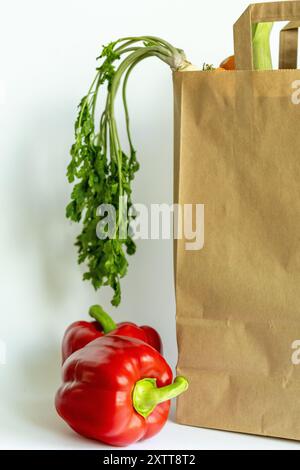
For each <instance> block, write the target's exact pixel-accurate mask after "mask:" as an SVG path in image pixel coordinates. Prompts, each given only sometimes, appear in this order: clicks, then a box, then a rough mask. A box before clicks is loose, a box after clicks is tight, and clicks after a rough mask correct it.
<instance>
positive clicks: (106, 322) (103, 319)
mask: <svg viewBox="0 0 300 470" xmlns="http://www.w3.org/2000/svg"><path fill="white" fill-rule="evenodd" d="M89 315H90V316H91V317H92V318H94V319H95V320H96V321H97V322H98V323H100V325H101V326H102V329H103V333H104V334H105V335H106V334H107V333H110V332H111V331H113V330H115V329H116V328H117V325H116V323H115V322H114V321H113V319H112V318H111V317H110V316H109V315H108V313H106V312H105V311H104V310H103V308H102V307H100V305H93V307H91V308H90V310H89Z"/></svg>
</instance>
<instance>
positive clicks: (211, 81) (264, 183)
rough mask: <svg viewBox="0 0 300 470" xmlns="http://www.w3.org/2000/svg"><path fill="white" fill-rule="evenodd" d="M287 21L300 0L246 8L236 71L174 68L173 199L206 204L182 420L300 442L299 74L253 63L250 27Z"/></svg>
mask: <svg viewBox="0 0 300 470" xmlns="http://www.w3.org/2000/svg"><path fill="white" fill-rule="evenodd" d="M279 20H286V21H292V22H298V23H299V21H300V2H299V1H293V2H290V1H287V2H277V3H266V4H256V5H251V6H250V7H249V8H248V9H247V10H246V12H245V13H244V14H243V15H242V17H241V18H240V20H239V21H238V22H237V23H236V25H235V28H234V32H235V34H234V37H235V54H236V65H237V69H238V70H237V71H234V72H217V71H215V72H177V73H175V74H174V95H175V201H176V202H178V203H180V204H199V203H200V204H204V205H205V244H204V248H203V249H202V250H201V251H186V249H185V241H184V240H179V241H177V242H176V246H175V271H176V273H175V274H176V297H177V331H178V346H179V362H178V373H179V374H182V375H185V376H187V377H188V378H189V380H190V389H189V391H188V392H187V393H186V394H184V395H182V397H180V399H179V401H178V407H177V420H178V422H179V423H182V424H187V425H193V426H201V427H207V428H215V429H225V430H230V431H237V432H244V433H250V434H261V435H268V436H278V437H282V438H289V439H296V440H300V365H299V362H300V360H299V358H300V354H299V350H298V351H297V348H298V349H299V345H300V342H299V340H300V104H299V103H300V93H299V86H300V82H297V81H298V80H300V71H299V70H275V71H253V58H252V48H251V24H252V23H258V22H263V21H279ZM299 24H300V23H299ZM292 26H293V25H292ZM295 28H296V25H295V24H294V27H291V28H290V29H286V31H285V32H283V33H282V41H281V52H280V63H281V66H282V67H283V66H284V65H286V64H287V63H288V64H290V65H291V64H292V65H293V66H294V67H296V59H295V58H296V54H295V51H296V49H297V35H296V34H295V32H294V33H292V37H291V36H290V37H289V38H287V37H285V36H284V34H288V32H289V31H295ZM295 37H296V39H295ZM285 48H289V50H286V49H285ZM297 89H298V92H297ZM293 348H294V349H293Z"/></svg>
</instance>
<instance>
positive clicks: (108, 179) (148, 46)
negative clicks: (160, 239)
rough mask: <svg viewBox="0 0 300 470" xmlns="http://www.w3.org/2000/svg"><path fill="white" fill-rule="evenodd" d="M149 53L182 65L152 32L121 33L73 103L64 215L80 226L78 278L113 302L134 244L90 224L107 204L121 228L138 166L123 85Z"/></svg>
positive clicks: (176, 54)
mask: <svg viewBox="0 0 300 470" xmlns="http://www.w3.org/2000/svg"><path fill="white" fill-rule="evenodd" d="M153 56H155V57H158V58H159V59H161V60H163V61H164V62H165V63H167V64H168V65H169V66H170V67H171V68H172V69H173V70H178V69H183V68H185V67H186V66H187V65H188V62H187V61H186V59H185V55H184V53H183V51H182V50H180V49H176V48H174V47H173V46H172V45H171V44H169V43H168V42H166V41H164V40H162V39H159V38H156V37H151V36H145V37H130V38H123V39H119V40H118V41H115V42H112V43H110V44H109V45H108V46H106V47H103V50H102V52H101V55H100V57H99V58H98V60H99V61H100V64H99V66H98V68H97V73H96V76H95V78H94V80H93V83H92V85H91V87H90V89H89V91H88V93H87V95H86V96H84V97H83V98H82V100H81V102H80V104H79V112H78V117H77V119H76V122H75V143H74V144H73V146H72V148H71V157H72V159H71V162H70V164H69V166H68V171H67V176H68V180H69V182H70V183H75V184H74V187H73V191H72V194H71V202H70V203H69V204H68V206H67V209H66V215H67V218H69V219H70V220H72V221H74V222H82V231H81V233H80V234H79V235H78V237H77V240H76V243H75V245H76V246H77V248H78V262H79V263H80V264H81V263H86V265H87V271H86V273H85V274H84V279H85V280H89V281H91V282H92V285H93V286H94V288H95V289H96V290H97V289H99V288H100V287H102V286H110V287H111V288H112V289H113V291H114V295H113V299H112V304H113V305H114V306H117V305H119V304H120V301H121V287H120V279H121V278H122V277H124V276H125V274H126V272H127V268H128V260H127V256H126V255H133V254H134V253H135V251H136V245H135V243H134V241H133V239H132V237H131V236H130V235H129V234H128V235H127V234H126V236H125V235H124V230H122V234H123V235H122V237H123V238H120V233H119V232H120V231H119V230H116V233H115V236H114V238H112V239H110V238H106V239H100V238H98V236H97V233H96V229H97V226H98V224H99V222H100V221H101V220H102V217H101V215H99V213H98V210H97V209H98V207H99V206H100V205H101V204H111V205H113V206H114V208H115V210H116V219H117V223H118V227H117V228H118V229H119V228H120V227H122V226H123V229H124V225H126V223H127V222H126V220H128V218H127V217H126V218H125V217H124V211H123V210H122V208H121V207H120V200H121V198H123V200H124V198H126V200H127V211H129V210H130V208H131V206H132V200H131V193H132V188H131V184H132V181H133V179H134V176H135V173H136V172H137V170H138V169H139V164H138V162H137V158H136V151H135V148H134V145H133V142H132V138H131V133H130V121H129V112H128V106H127V98H126V87H127V83H128V78H129V76H130V73H131V72H132V70H133V69H134V67H136V65H137V64H138V63H139V62H141V61H142V60H144V59H146V58H147V57H153ZM120 86H122V98H123V105H124V112H125V120H126V129H127V139H128V145H127V147H128V148H129V151H126V152H125V151H124V150H123V148H122V146H121V142H120V139H119V135H118V127H117V123H116V119H115V98H116V95H117V92H118V90H119V88H120ZM103 87H105V88H106V102H105V106H104V109H103V110H102V112H101V117H100V121H99V122H95V121H96V119H95V116H96V109H97V99H98V95H99V91H100V89H102V88H103ZM125 233H127V230H125ZM101 238H102V237H101Z"/></svg>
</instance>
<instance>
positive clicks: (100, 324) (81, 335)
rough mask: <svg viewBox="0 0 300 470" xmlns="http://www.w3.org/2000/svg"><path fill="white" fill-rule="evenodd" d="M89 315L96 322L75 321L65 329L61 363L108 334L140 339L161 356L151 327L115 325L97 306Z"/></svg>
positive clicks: (158, 343) (130, 324) (159, 342)
mask: <svg viewBox="0 0 300 470" xmlns="http://www.w3.org/2000/svg"><path fill="white" fill-rule="evenodd" d="M89 314H90V316H91V317H92V318H94V319H95V320H96V321H93V322H87V321H77V322H75V323H73V324H72V325H70V326H69V328H68V329H67V331H66V333H65V335H64V338H63V342H62V359H63V363H64V362H65V360H66V359H67V358H68V357H69V356H70V355H71V354H72V353H73V352H75V351H77V350H78V349H81V348H83V347H84V346H85V345H86V344H88V343H90V342H91V341H94V340H95V339H96V338H100V337H101V336H104V335H107V334H110V333H111V334H113V335H118V336H128V337H129V338H137V339H140V340H141V341H144V342H145V343H148V344H150V346H152V347H153V348H155V349H156V350H157V351H159V352H160V353H161V354H162V353H163V347H162V341H161V337H160V335H159V334H158V332H157V331H156V330H154V328H151V326H141V327H140V326H137V325H135V324H134V323H130V322H123V323H119V324H116V323H115V322H114V321H113V320H112V318H111V317H110V316H109V315H108V314H107V313H106V312H104V310H103V309H102V307H100V306H99V305H94V306H93V307H91V308H90V311H89Z"/></svg>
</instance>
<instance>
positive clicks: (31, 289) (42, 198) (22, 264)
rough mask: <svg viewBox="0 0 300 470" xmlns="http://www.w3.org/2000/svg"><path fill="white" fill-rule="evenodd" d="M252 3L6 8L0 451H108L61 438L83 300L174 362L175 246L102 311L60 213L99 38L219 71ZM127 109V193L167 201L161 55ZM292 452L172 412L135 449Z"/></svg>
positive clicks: (0, 64)
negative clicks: (71, 346)
mask: <svg viewBox="0 0 300 470" xmlns="http://www.w3.org/2000/svg"><path fill="white" fill-rule="evenodd" d="M247 5H248V1H241V0H234V1H233V0H231V1H230V2H225V1H224V0H214V1H213V2H202V1H200V0H185V1H183V0H172V1H163V0H151V1H143V0H126V1H124V0H123V1H122V0H113V1H111V2H108V1H106V2H104V1H101V0H85V1H82V0H80V1H78V0H72V1H71V0H69V1H68V0H59V1H58V0H51V1H50V0H44V1H40V0H26V1H21V0H20V1H16V0H10V1H9V2H7V1H2V0H1V1H0V129H1V132H0V155H1V168H0V201H1V209H2V210H1V230H0V247H1V258H0V260H1V263H0V289H1V292H0V312H1V313H0V339H1V340H3V341H4V342H5V343H6V347H7V364H6V366H0V417H1V419H0V448H2V449H8V448H12V449H16V448H25V449H29V448H33V449H38V448H43V449H44V448H74V449H75V448H76V449H78V448H94V449H99V448H101V447H102V446H101V444H97V443H94V442H90V441H87V440H85V439H83V438H81V437H79V436H77V435H75V433H73V432H72V431H71V430H69V429H68V427H67V426H66V425H65V424H64V423H63V422H62V421H61V420H60V419H59V418H58V417H57V416H56V413H55V410H54V406H53V397H54V394H55V391H56V389H57V387H58V386H59V383H60V341H61V337H62V335H63V332H64V330H65V328H66V327H67V326H68V325H69V324H70V323H71V322H72V321H74V320H77V319H85V318H87V310H88V308H89V306H90V305H91V304H94V303H98V302H100V303H102V305H104V306H105V307H106V308H107V309H108V311H109V312H111V313H113V314H114V317H115V319H116V320H118V321H119V320H123V319H131V320H132V321H136V322H137V323H139V324H143V323H150V324H152V325H153V326H154V327H157V328H158V329H159V330H160V332H161V334H162V337H163V340H164V343H165V353H166V357H167V359H168V360H169V361H170V362H171V364H172V365H173V366H174V365H175V364H176V336H175V304H174V292H173V271H172V269H173V268H172V242H171V241H147V242H142V243H139V247H138V252H137V255H136V256H135V257H133V258H132V259H131V260H130V270H129V274H128V276H127V278H126V280H124V282H123V283H122V287H123V302H122V306H121V307H120V308H119V309H118V310H116V311H113V309H112V308H111V307H110V306H109V299H110V295H111V292H110V291H108V292H106V291H105V292H101V293H100V294H99V293H95V292H94V291H93V289H92V288H91V287H90V285H89V284H87V283H83V282H82V280H81V276H82V270H81V269H80V268H79V267H78V265H77V262H76V251H75V248H74V247H73V241H74V237H75V235H76V233H78V230H79V227H77V226H71V225H70V224H69V223H68V222H67V221H66V219H65V216H64V210H65V205H66V204H67V202H68V196H69V193H70V187H69V186H68V184H67V181H66V178H65V172H66V166H67V164H68V161H69V155H68V153H69V147H70V145H71V144H72V140H73V123H74V119H75V116H76V106H77V104H78V102H79V99H80V98H81V97H82V96H83V95H84V94H85V93H86V91H87V89H88V87H89V84H90V82H91V79H92V77H93V76H94V69H95V65H96V62H95V57H96V56H97V55H99V52H100V49H101V45H102V44H106V43H108V42H109V41H110V40H113V39H116V38H119V37H122V36H132V35H142V34H143V35H144V34H151V35H157V36H161V37H163V38H165V39H167V40H169V41H170V42H172V43H173V44H174V45H176V46H178V47H180V48H183V49H184V50H185V51H186V53H187V55H188V57H189V58H190V60H191V61H192V62H193V63H195V64H196V65H199V66H202V64H203V62H208V63H213V64H215V65H218V64H219V62H220V61H221V60H222V59H223V58H225V57H227V56H228V55H230V54H231V53H232V51H233V44H232V24H233V23H234V21H235V20H236V19H237V18H238V17H239V15H240V14H241V13H242V11H243V10H244V9H245V8H246V6H247ZM277 30H278V28H277V29H275V33H274V35H273V43H274V44H273V45H274V52H275V54H277V50H278V45H277V42H278V34H277V33H276V31H277ZM277 32H278V31H277ZM129 104H130V113H131V116H132V126H133V136H134V141H135V145H136V148H137V149H138V158H139V160H140V162H141V170H140V172H139V174H138V176H137V179H136V183H135V189H134V199H135V201H136V202H144V203H147V204H150V203H162V202H166V203H172V165H173V156H172V152H173V145H172V131H173V129H172V82H171V73H170V70H169V69H168V68H167V67H166V66H165V65H164V64H162V63H159V61H158V60H156V59H150V60H149V61H147V62H144V63H143V64H142V65H140V66H139V67H138V68H137V70H136V72H135V73H134V76H132V79H131V82H130V85H129ZM118 111H120V108H119V107H118ZM99 406H101V405H100V404H99ZM297 447H298V445H297V444H295V443H290V442H285V441H280V440H275V439H264V438H258V437H249V436H242V435H234V434H230V433H224V432H217V431H208V430H201V429H192V428H188V427H182V426H178V425H176V424H175V423H174V422H173V420H172V418H171V421H170V422H169V423H168V424H167V426H166V427H165V429H164V430H163V432H162V433H161V434H160V435H159V436H157V437H156V438H154V439H152V440H150V441H147V442H143V443H139V444H137V445H136V446H134V448H140V449H142V448H150V449H151V448H155V449H177V448H178V449H193V448H199V449H204V448H210V449H217V448H219V449H220V448H225V449H238V448H244V449H246V448H248V449H255V448H259V449H270V448H271V449H283V448H297Z"/></svg>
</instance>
